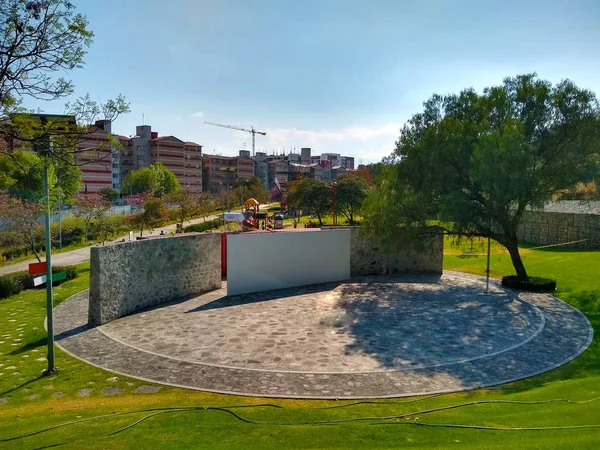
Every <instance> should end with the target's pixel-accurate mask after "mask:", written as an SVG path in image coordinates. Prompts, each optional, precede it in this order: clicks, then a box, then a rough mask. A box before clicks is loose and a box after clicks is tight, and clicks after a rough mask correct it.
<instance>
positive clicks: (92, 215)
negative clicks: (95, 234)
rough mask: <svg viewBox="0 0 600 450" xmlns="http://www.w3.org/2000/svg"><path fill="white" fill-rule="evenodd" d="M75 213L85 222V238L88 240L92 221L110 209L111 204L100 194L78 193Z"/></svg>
mask: <svg viewBox="0 0 600 450" xmlns="http://www.w3.org/2000/svg"><path fill="white" fill-rule="evenodd" d="M75 208H76V209H75V215H76V216H77V217H81V218H82V219H83V223H84V238H85V241H86V242H87V240H88V231H89V227H90V223H91V221H92V220H94V219H100V218H102V217H103V216H104V214H106V211H108V210H109V209H110V204H109V203H108V202H107V201H106V200H105V199H104V198H102V196H100V195H98V194H78V195H77V196H76V198H75Z"/></svg>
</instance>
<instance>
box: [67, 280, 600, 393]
mask: <svg viewBox="0 0 600 450" xmlns="http://www.w3.org/2000/svg"><path fill="white" fill-rule="evenodd" d="M87 295H88V294H87V291H84V292H82V293H79V294H77V295H75V296H73V297H71V298H70V299H68V300H67V301H65V302H64V303H62V304H61V305H59V306H58V307H57V308H56V311H55V323H56V325H55V327H56V333H57V335H58V336H57V343H58V345H59V346H60V347H61V348H63V349H64V350H66V351H67V352H69V353H71V354H72V355H74V356H76V357H78V358H81V359H83V360H85V361H87V362H89V363H91V364H95V365H98V366H100V367H103V368H105V369H107V370H110V371H114V372H117V373H121V374H126V375H130V376H133V377H138V378H142V379H145V380H150V381H154V382H157V383H164V384H170V385H175V386H182V387H188V388H192V389H200V390H206V391H213V392H223V393H231V394H242V395H254V396H263V397H294V398H340V399H341V398H371V397H400V396H409V395H417V394H430V393H439V392H451V391H460V390H468V389H474V388H479V387H484V386H492V385H497V384H501V383H506V382H509V381H514V380H518V379H521V378H526V377H530V376H533V375H536V374H539V373H542V372H545V371H548V370H551V369H553V368H555V367H557V366H559V365H561V364H565V363H566V362H568V361H570V360H571V359H573V358H574V357H576V356H577V355H579V354H580V353H581V352H583V351H584V350H585V349H586V348H587V346H588V345H589V344H590V342H591V339H592V335H593V331H592V327H591V325H590V323H589V321H588V320H587V318H586V317H585V316H584V315H583V314H582V313H580V312H579V311H577V310H576V309H575V308H573V307H571V306H569V305H567V304H566V303H564V302H562V301H560V300H558V299H556V298H555V297H552V296H551V295H547V294H532V293H521V294H516V293H513V292H510V291H507V290H504V289H502V288H501V287H500V286H499V285H498V283H497V281H493V282H492V283H491V284H490V287H489V291H486V286H485V280H484V279H482V278H481V277H477V276H473V275H467V274H462V273H458V272H445V273H444V275H443V276H442V277H433V276H426V275H419V276H404V277H361V278H353V279H351V280H349V281H346V282H341V283H327V284H322V285H315V286H305V287H299V288H291V289H284V290H278V291H269V292H261V293H258V294H246V295H240V296H233V297H228V296H226V289H225V288H222V289H220V290H217V291H213V292H210V293H207V294H204V295H201V296H199V297H196V298H193V299H190V300H186V301H179V302H173V303H170V304H167V305H163V306H161V307H156V308H153V309H150V310H146V311H143V312H139V313H136V314H133V315H131V316H127V317H124V318H121V319H118V320H115V321H113V322H110V323H108V324H105V325H102V326H100V327H96V328H88V327H87V325H86V323H87Z"/></svg>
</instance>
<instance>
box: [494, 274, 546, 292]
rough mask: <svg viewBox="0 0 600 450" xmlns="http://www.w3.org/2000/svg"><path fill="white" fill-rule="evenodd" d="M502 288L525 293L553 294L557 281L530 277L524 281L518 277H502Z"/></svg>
mask: <svg viewBox="0 0 600 450" xmlns="http://www.w3.org/2000/svg"><path fill="white" fill-rule="evenodd" d="M502 286H504V287H507V288H512V289H521V290H523V291H533V292H553V291H555V290H556V281H554V280H551V279H549V278H541V277H529V278H528V279H527V280H523V279H521V278H519V277H517V276H516V275H509V276H506V277H502Z"/></svg>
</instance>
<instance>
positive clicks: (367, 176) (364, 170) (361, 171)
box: [355, 166, 375, 185]
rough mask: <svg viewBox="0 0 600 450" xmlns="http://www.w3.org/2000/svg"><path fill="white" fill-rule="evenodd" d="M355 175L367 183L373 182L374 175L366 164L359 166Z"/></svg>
mask: <svg viewBox="0 0 600 450" xmlns="http://www.w3.org/2000/svg"><path fill="white" fill-rule="evenodd" d="M355 175H356V176H357V177H360V178H362V179H363V180H365V181H366V182H367V184H369V185H372V184H374V183H375V177H374V176H373V175H371V171H370V170H369V168H368V167H367V166H359V167H358V169H357V170H356V172H355Z"/></svg>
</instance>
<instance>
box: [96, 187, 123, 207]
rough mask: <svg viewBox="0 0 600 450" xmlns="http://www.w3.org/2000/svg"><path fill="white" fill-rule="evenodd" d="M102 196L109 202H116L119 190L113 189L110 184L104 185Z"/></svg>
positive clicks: (101, 190)
mask: <svg viewBox="0 0 600 450" xmlns="http://www.w3.org/2000/svg"><path fill="white" fill-rule="evenodd" d="M100 196H101V197H102V198H103V199H104V201H105V202H107V203H110V204H112V203H114V202H115V201H116V200H117V199H118V198H119V191H116V190H114V189H112V188H111V187H109V186H106V187H103V188H102V189H100Z"/></svg>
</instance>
